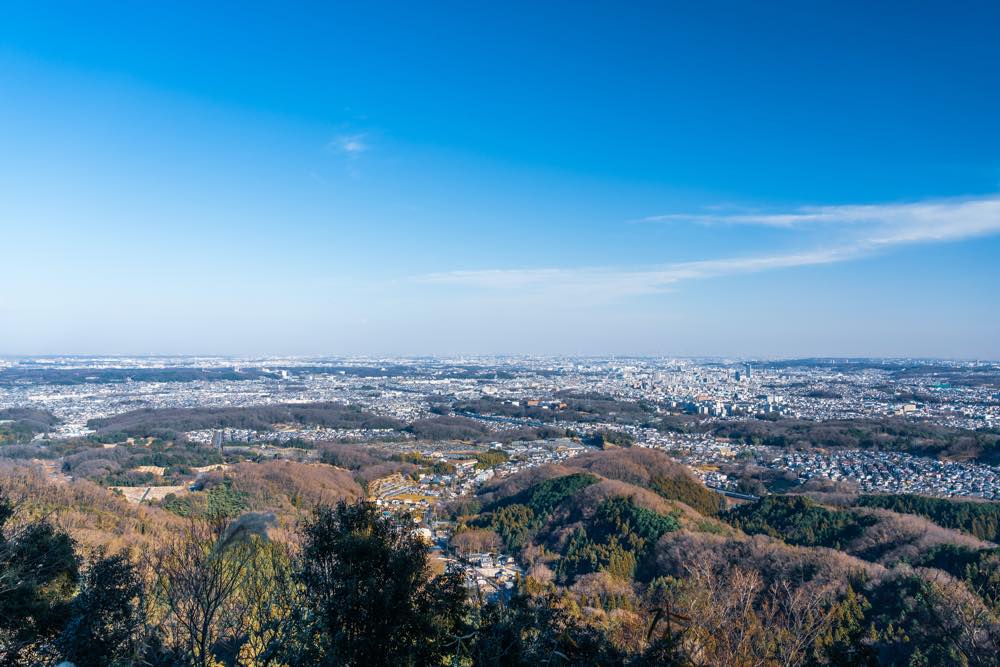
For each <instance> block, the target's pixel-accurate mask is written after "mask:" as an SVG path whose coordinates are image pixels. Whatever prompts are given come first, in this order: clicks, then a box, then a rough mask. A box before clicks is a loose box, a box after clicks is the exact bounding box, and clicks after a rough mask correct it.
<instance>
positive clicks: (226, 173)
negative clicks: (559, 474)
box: [0, 2, 1000, 359]
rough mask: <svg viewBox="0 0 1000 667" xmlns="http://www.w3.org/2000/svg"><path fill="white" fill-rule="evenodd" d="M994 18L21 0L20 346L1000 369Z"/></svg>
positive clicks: (799, 8)
mask: <svg viewBox="0 0 1000 667" xmlns="http://www.w3.org/2000/svg"><path fill="white" fill-rule="evenodd" d="M304 17H308V19H307V20H304ZM998 22H1000V13H998V10H997V7H996V5H995V4H992V3H982V4H978V5H976V4H973V5H969V6H966V7H965V8H960V9H956V10H955V11H949V12H942V11H941V9H940V7H936V6H934V5H931V4H929V5H919V6H911V5H909V4H906V5H905V11H904V5H902V4H900V5H893V4H892V3H890V4H887V5H883V6H882V7H881V8H880V9H879V11H877V12H875V11H872V10H871V8H870V7H868V6H865V5H862V4H846V5H845V4H843V3H828V4H816V3H810V4H809V5H803V4H801V3H769V4H768V5H767V6H759V5H757V4H754V5H752V6H751V5H746V4H743V3H721V4H712V5H705V4H703V3H696V4H693V5H689V6H665V5H662V4H661V3H636V4H633V5H631V6H630V7H629V8H628V10H627V11H622V7H621V6H620V5H618V4H615V3H587V4H586V5H580V4H578V3H554V4H548V5H545V6H539V5H538V4H537V3H524V4H518V3H514V4H510V3H504V4H503V5H496V6H489V7H486V6H467V5H457V4H456V5H454V6H449V7H447V8H440V7H439V8H438V10H437V11H429V10H428V8H424V7H419V6H409V5H406V4H402V3H388V4H380V3H365V4H364V6H363V7H361V6H357V7H332V6H329V5H327V4H325V3H323V4H316V5H312V6H310V7H309V8H308V9H305V10H302V11H298V12H289V11H288V10H287V8H286V7H279V6H277V5H272V6H260V7H255V8H253V10H247V9H246V8H244V7H242V6H237V5H226V4H224V3H223V4H214V5H213V6H206V5H204V3H187V4H184V3H182V4H180V5H178V4H176V3H170V4H169V5H161V6H153V5H148V4H144V5H132V6H122V5H120V4H117V3H99V2H98V3H86V4H78V3H52V4H51V5H50V11H46V12H40V11H37V9H36V8H35V7H34V6H33V4H32V3H7V4H6V5H5V6H4V8H3V9H2V10H0V100H2V101H0V183H2V193H3V194H2V196H0V232H2V238H3V248H4V250H5V252H4V253H3V257H4V278H3V281H4V289H3V290H0V324H2V326H0V353H2V354H15V355H16V354H67V353H87V354H140V353H165V354H206V353H212V354H237V355H241V354H278V355H282V354H296V355H323V354H345V355H350V354H397V355H398V354H402V355H419V354H446V355H451V354H468V353H514V354H522V353H528V354H536V353H542V354H584V355H586V354H653V355H657V354H668V355H730V356H745V357H795V356H815V355H838V356H890V357H907V356H916V357H944V358H961V359H977V358H980V359H984V358H985V359H996V358H998V357H1000V308H998V306H1000V296H998V295H1000V289H997V288H998V286H1000V262H997V258H998V257H1000V133H998V132H997V131H996V119H997V118H998V117H1000V80H998V73H997V62H998V61H1000V42H998V41H997V40H996V33H995V26H996V25H997V24H998Z"/></svg>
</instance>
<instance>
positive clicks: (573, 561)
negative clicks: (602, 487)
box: [556, 497, 680, 581]
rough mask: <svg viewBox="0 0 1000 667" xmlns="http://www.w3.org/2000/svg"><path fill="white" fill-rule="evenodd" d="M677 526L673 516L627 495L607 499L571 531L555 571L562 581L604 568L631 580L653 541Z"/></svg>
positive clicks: (617, 575) (623, 578)
mask: <svg viewBox="0 0 1000 667" xmlns="http://www.w3.org/2000/svg"><path fill="white" fill-rule="evenodd" d="M679 527H680V524H679V523H678V522H677V519H676V517H673V516H663V515H661V514H657V513H656V512H654V511H652V510H648V509H646V508H644V507H638V506H637V505H636V504H635V503H634V502H633V501H632V500H631V499H628V498H621V497H616V498H609V499H608V500H605V501H604V502H602V503H601V504H600V505H598V506H597V511H596V512H595V513H594V516H593V517H592V518H591V519H590V520H588V521H586V522H584V523H583V524H581V525H580V526H579V527H578V528H577V529H576V531H575V532H574V533H573V536H572V537H571V538H570V540H569V543H568V545H567V548H566V550H565V553H564V554H563V557H562V558H561V559H560V560H559V565H558V568H557V570H556V572H557V574H558V575H559V576H560V577H561V578H562V579H564V580H571V579H573V578H574V577H576V576H578V575H581V574H587V573H590V572H601V571H604V572H608V573H610V574H612V575H614V576H616V577H618V578H619V579H622V580H624V581H631V580H632V579H633V578H634V577H635V576H636V568H637V566H638V565H639V564H640V563H644V562H645V561H646V559H647V558H648V557H649V554H650V552H651V550H652V547H653V546H654V545H655V544H656V541H657V540H659V539H660V537H662V536H663V534H664V533H668V532H671V531H674V530H677V529H678V528H679Z"/></svg>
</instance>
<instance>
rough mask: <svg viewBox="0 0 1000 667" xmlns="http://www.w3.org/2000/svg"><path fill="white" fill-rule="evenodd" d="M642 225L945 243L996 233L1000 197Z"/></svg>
mask: <svg viewBox="0 0 1000 667" xmlns="http://www.w3.org/2000/svg"><path fill="white" fill-rule="evenodd" d="M643 222H696V223H700V224H730V225H761V226H767V227H788V228H801V227H807V226H809V227H812V226H818V225H828V226H847V227H856V228H857V229H856V230H854V231H855V232H856V233H857V234H858V235H859V236H860V237H861V239H860V240H866V241H867V242H869V243H872V244H875V245H880V244H891V243H914V242H919V241H949V240H959V239H964V238H969V237H973V236H981V235H985V234H992V233H996V232H1000V197H997V196H993V197H980V198H963V199H942V200H932V201H923V202H910V203H903V204H861V205H844V206H804V207H800V208H797V209H793V210H791V211H775V212H768V213H746V212H743V213H710V214H685V213H670V214H667V215H654V216H650V217H648V218H643Z"/></svg>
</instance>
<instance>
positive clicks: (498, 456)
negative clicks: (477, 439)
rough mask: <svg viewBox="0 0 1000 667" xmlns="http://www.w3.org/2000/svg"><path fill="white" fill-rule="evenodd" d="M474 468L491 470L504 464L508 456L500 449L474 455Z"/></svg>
mask: <svg viewBox="0 0 1000 667" xmlns="http://www.w3.org/2000/svg"><path fill="white" fill-rule="evenodd" d="M475 458H476V468H478V469H480V470H485V469H486V468H492V467H494V466H498V465H500V464H501V463H506V462H507V460H508V459H509V458H510V456H508V455H507V452H505V451H503V450H502V449H491V450H489V451H486V452H477V453H476V456H475Z"/></svg>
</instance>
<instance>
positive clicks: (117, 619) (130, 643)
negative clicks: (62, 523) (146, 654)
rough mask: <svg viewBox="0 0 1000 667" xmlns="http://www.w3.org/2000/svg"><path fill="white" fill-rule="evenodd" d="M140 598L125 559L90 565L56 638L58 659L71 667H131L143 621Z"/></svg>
mask: <svg viewBox="0 0 1000 667" xmlns="http://www.w3.org/2000/svg"><path fill="white" fill-rule="evenodd" d="M144 593H145V591H144V588H143V581H142V579H141V578H140V577H139V574H138V572H137V571H136V569H135V566H134V565H133V564H132V562H131V561H130V560H129V558H128V556H127V555H124V554H118V555H115V556H108V557H104V558H101V559H99V560H98V561H96V562H95V563H93V564H92V565H91V566H90V568H89V569H88V570H87V573H86V576H85V577H84V580H83V583H82V585H81V587H80V592H79V594H78V595H77V596H76V599H75V600H74V601H73V608H72V617H71V620H70V621H69V623H68V624H67V625H66V628H65V629H64V630H63V633H62V636H61V637H60V638H59V641H58V645H59V649H60V651H61V653H62V655H63V656H64V657H65V658H66V659H67V660H69V661H70V662H72V663H73V664H74V665H76V667H102V666H105V665H122V666H124V665H132V664H135V662H136V660H137V658H138V656H139V655H140V650H141V642H142V633H143V630H144V628H145V622H146V618H145V612H146V608H145V604H144V600H143V598H144Z"/></svg>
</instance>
